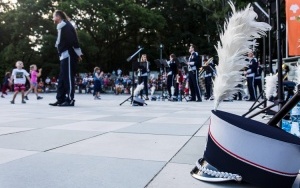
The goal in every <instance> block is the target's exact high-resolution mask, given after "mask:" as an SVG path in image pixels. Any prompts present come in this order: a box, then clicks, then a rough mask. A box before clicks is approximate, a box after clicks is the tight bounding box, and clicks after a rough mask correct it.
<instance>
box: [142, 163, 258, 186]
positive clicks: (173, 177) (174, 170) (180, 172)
mask: <svg viewBox="0 0 300 188" xmlns="http://www.w3.org/2000/svg"><path fill="white" fill-rule="evenodd" d="M194 167H195V165H188V164H176V163H169V164H168V165H167V166H166V167H165V168H164V169H163V170H162V171H161V172H160V173H159V174H158V176H156V177H155V178H154V180H153V181H152V182H151V183H150V184H149V185H148V186H147V188H174V187H188V188H200V187H201V188H216V187H220V188H221V187H222V188H255V186H253V185H249V184H246V183H243V184H238V183H235V182H225V183H206V182H203V181H199V180H196V179H194V178H193V177H192V176H191V175H190V172H191V171H192V169H193V168H194Z"/></svg>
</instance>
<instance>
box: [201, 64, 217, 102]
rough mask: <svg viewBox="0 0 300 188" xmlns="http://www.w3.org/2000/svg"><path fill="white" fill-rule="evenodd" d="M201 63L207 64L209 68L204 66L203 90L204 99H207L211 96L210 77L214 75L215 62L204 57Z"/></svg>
mask: <svg viewBox="0 0 300 188" xmlns="http://www.w3.org/2000/svg"><path fill="white" fill-rule="evenodd" d="M203 63H204V65H205V66H209V68H206V69H205V70H204V79H205V80H204V82H205V90H206V93H205V99H206V100H209V99H210V97H211V93H212V88H211V86H212V77H213V76H214V74H215V71H214V69H215V64H214V63H213V61H212V60H211V61H208V60H207V59H204V60H203Z"/></svg>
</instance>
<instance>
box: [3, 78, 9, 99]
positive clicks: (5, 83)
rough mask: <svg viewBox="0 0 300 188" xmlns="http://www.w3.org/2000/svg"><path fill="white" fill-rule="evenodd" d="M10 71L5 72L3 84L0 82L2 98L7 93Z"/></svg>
mask: <svg viewBox="0 0 300 188" xmlns="http://www.w3.org/2000/svg"><path fill="white" fill-rule="evenodd" d="M9 83H10V72H6V73H5V76H4V78H3V84H2V95H1V97H2V98H4V95H3V94H5V95H7V92H6V91H7V89H10V84H9Z"/></svg>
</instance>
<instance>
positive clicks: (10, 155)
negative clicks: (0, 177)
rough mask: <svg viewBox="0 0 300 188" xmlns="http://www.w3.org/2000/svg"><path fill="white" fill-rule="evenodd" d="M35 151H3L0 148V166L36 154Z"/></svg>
mask: <svg viewBox="0 0 300 188" xmlns="http://www.w3.org/2000/svg"><path fill="white" fill-rule="evenodd" d="M37 153H38V152H35V151H25V150H14V149H4V148H0V165H1V164H4V163H7V162H10V161H14V160H17V159H21V158H23V157H27V156H30V155H34V154H37ZM0 185H1V184H0Z"/></svg>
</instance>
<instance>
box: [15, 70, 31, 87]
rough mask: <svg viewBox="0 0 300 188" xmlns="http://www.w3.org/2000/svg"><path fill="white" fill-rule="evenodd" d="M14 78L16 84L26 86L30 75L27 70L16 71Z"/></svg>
mask: <svg viewBox="0 0 300 188" xmlns="http://www.w3.org/2000/svg"><path fill="white" fill-rule="evenodd" d="M12 76H13V77H14V84H25V83H26V77H27V76H29V73H28V72H27V71H26V70H25V69H14V70H13V71H12Z"/></svg>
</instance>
